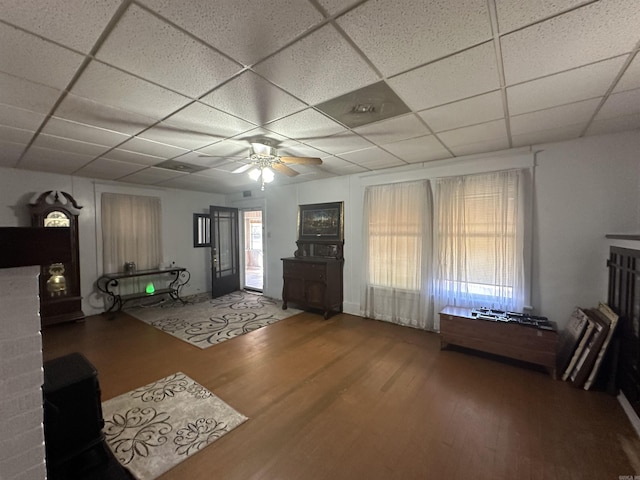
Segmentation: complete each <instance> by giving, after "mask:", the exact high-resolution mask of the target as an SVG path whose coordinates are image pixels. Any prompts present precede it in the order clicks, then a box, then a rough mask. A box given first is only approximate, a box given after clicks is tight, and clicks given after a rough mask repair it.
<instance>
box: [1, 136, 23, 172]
mask: <svg viewBox="0 0 640 480" xmlns="http://www.w3.org/2000/svg"><path fill="white" fill-rule="evenodd" d="M24 149H25V146H24V145H22V144H19V143H12V142H3V141H0V167H9V168H13V167H15V165H16V162H17V161H18V159H19V158H20V155H22V152H24Z"/></svg>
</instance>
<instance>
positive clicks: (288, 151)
mask: <svg viewBox="0 0 640 480" xmlns="http://www.w3.org/2000/svg"><path fill="white" fill-rule="evenodd" d="M277 147H278V148H277V152H278V155H280V156H281V157H313V158H321V157H324V156H325V155H326V153H325V152H323V151H320V150H318V149H317V148H314V147H311V146H309V145H305V144H303V143H299V142H294V141H285V142H283V143H281V144H279V145H278V146H277Z"/></svg>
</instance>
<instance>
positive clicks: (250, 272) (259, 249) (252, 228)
mask: <svg viewBox="0 0 640 480" xmlns="http://www.w3.org/2000/svg"><path fill="white" fill-rule="evenodd" d="M242 226H243V232H244V233H243V237H244V241H243V243H244V257H243V273H244V275H243V283H244V287H243V288H244V289H246V290H253V291H254V292H262V291H263V288H264V255H263V250H264V248H263V247H264V242H263V232H264V228H263V225H262V210H243V211H242Z"/></svg>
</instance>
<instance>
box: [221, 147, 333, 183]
mask: <svg viewBox="0 0 640 480" xmlns="http://www.w3.org/2000/svg"><path fill="white" fill-rule="evenodd" d="M247 160H248V161H249V163H246V164H244V165H242V166H240V167H238V168H236V169H235V170H233V171H232V172H231V173H244V172H246V171H247V170H248V171H249V176H250V177H251V179H252V180H256V181H260V182H261V184H262V185H261V190H264V184H265V183H270V182H272V181H273V179H274V178H275V174H274V170H275V171H276V172H278V173H282V174H284V175H287V176H289V177H295V176H296V175H298V174H299V173H298V172H296V171H295V170H294V169H293V168H291V167H289V166H287V164H289V163H290V164H298V165H322V160H321V159H319V158H316V157H286V156H279V155H278V152H277V151H276V149H275V148H273V147H272V146H270V145H268V144H266V143H258V142H253V143H251V148H250V149H249V157H248V158H247Z"/></svg>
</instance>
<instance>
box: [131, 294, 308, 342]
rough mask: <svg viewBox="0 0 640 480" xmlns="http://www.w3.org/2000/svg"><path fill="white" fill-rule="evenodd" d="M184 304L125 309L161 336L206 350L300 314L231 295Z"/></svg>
mask: <svg viewBox="0 0 640 480" xmlns="http://www.w3.org/2000/svg"><path fill="white" fill-rule="evenodd" d="M187 302H188V303H187V304H186V305H183V304H182V303H180V302H175V301H167V302H164V303H163V304H161V305H158V306H152V307H135V308H130V309H127V310H126V312H127V313H128V314H129V315H132V316H134V317H136V318H137V319H139V320H142V321H143V322H145V323H148V324H149V325H151V326H154V327H156V328H158V329H160V330H162V331H163V332H166V333H169V334H171V335H173V336H174V337H177V338H179V339H180V340H184V341H185V342H189V343H190V344H192V345H195V346H196V347H200V348H207V347H210V346H212V345H215V344H216V343H220V342H224V341H225V340H229V339H230V338H233V337H236V336H238V335H242V334H245V333H249V332H252V331H254V330H257V329H259V328H262V327H264V326H266V325H270V324H272V323H275V322H277V321H278V320H282V319H284V318H287V317H290V316H292V315H295V314H297V313H300V312H301V310H296V309H295V308H288V309H287V310H282V302H280V301H278V300H274V299H272V298H269V297H265V296H263V295H257V294H253V293H248V292H244V291H243V292H234V293H230V294H229V295H224V296H222V297H218V298H213V299H212V298H210V297H208V296H207V294H202V295H197V296H194V297H189V298H188V299H187Z"/></svg>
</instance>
